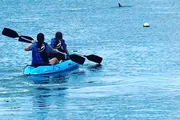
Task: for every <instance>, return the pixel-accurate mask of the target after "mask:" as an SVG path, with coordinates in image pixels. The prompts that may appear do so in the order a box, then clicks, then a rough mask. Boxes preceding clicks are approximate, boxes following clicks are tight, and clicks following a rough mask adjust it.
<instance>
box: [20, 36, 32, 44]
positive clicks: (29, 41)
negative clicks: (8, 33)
mask: <svg viewBox="0 0 180 120" xmlns="http://www.w3.org/2000/svg"><path fill="white" fill-rule="evenodd" d="M18 41H20V42H26V43H32V41H33V38H32V37H29V36H20V37H19V39H18Z"/></svg>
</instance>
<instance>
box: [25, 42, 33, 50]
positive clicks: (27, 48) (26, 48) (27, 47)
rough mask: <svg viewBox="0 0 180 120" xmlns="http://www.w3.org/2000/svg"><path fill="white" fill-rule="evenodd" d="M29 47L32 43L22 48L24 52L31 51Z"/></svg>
mask: <svg viewBox="0 0 180 120" xmlns="http://www.w3.org/2000/svg"><path fill="white" fill-rule="evenodd" d="M31 46H32V43H30V44H28V45H27V46H25V47H24V50H25V51H31Z"/></svg>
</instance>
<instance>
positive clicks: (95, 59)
mask: <svg viewBox="0 0 180 120" xmlns="http://www.w3.org/2000/svg"><path fill="white" fill-rule="evenodd" d="M84 57H86V58H87V59H88V60H90V61H92V62H95V63H99V64H100V63H101V62H102V60H103V58H102V57H100V56H97V55H94V54H91V55H84Z"/></svg>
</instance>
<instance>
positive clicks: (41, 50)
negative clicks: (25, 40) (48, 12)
mask: <svg viewBox="0 0 180 120" xmlns="http://www.w3.org/2000/svg"><path fill="white" fill-rule="evenodd" d="M24 50H25V51H32V65H33V66H40V65H47V64H57V63H58V62H59V61H58V59H57V58H56V57H54V58H51V59H50V56H51V53H54V50H53V49H52V47H51V46H50V45H48V44H47V43H46V42H44V34H43V33H39V34H38V35H37V41H33V42H32V43H30V44H28V45H27V46H26V47H25V48H24Z"/></svg>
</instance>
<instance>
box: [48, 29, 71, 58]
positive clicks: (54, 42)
mask: <svg viewBox="0 0 180 120" xmlns="http://www.w3.org/2000/svg"><path fill="white" fill-rule="evenodd" d="M51 47H52V48H53V49H54V50H56V51H59V52H63V53H65V54H67V55H69V52H68V50H67V45H66V43H65V40H64V39H63V34H62V33H61V32H56V34H55V38H52V39H51ZM58 60H60V59H59V58H58Z"/></svg>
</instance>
